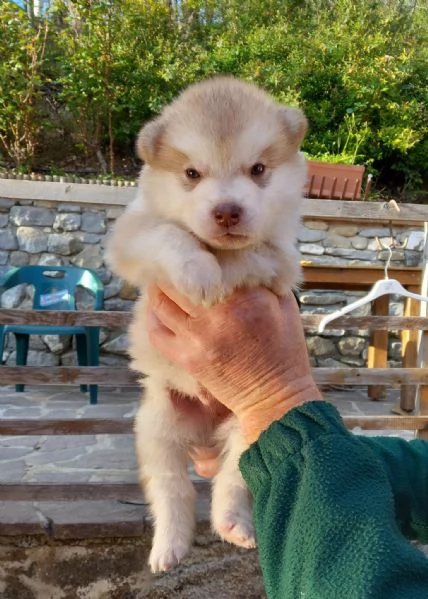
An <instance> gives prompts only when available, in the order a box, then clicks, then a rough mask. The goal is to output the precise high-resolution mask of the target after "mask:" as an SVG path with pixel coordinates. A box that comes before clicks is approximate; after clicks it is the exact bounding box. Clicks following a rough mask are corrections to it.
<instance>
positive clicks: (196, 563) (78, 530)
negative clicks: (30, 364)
mask: <svg viewBox="0 0 428 599" xmlns="http://www.w3.org/2000/svg"><path fill="white" fill-rule="evenodd" d="M139 395H140V392H139V391H138V390H136V389H133V390H129V389H128V390H121V389H109V390H104V389H101V390H100V394H99V404H98V405H97V406H90V405H89V404H88V402H87V398H86V397H85V395H83V394H81V393H80V392H79V391H78V390H77V389H73V388H70V387H62V388H53V387H44V388H41V387H39V388H35V387H29V388H27V390H26V392H25V393H18V394H17V393H15V391H14V389H13V388H11V387H1V388H0V419H19V418H34V419H35V420H37V419H39V418H41V417H43V418H52V419H58V418H68V417H71V418H82V417H92V418H116V417H123V418H129V419H132V418H133V416H134V414H135V411H136V408H137V405H138V401H139ZM325 397H326V399H329V400H331V401H332V402H333V403H335V404H336V405H337V406H338V407H339V409H340V411H341V413H342V414H343V415H357V414H388V413H390V412H391V409H392V407H393V406H394V405H395V403H396V401H397V393H392V394H391V395H389V396H388V399H387V400H385V401H382V402H370V401H369V400H368V399H367V397H366V395H365V393H364V392H363V390H357V391H355V390H354V391H352V392H351V391H342V392H338V391H334V392H332V391H330V392H328V393H325ZM371 434H373V433H371ZM396 434H397V433H396ZM398 434H400V436H404V437H405V438H407V439H410V438H411V437H412V436H413V435H412V433H411V432H398ZM193 477H194V478H196V477H195V475H194V474H193ZM136 480H137V469H136V461H135V457H134V451H133V438H132V435H84V436H83V435H82V436H78V435H76V436H48V435H43V436H38V437H36V436H34V437H12V436H9V437H6V436H4V437H0V484H1V483H7V482H8V483H19V482H32V483H43V482H50V483H52V482H58V483H73V482H74V483H79V482H86V481H87V482H102V481H106V482H114V483H120V482H131V483H132V482H136ZM198 498H199V499H198V522H199V524H198V534H197V536H196V539H195V543H194V545H193V547H192V551H191V553H190V555H189V556H188V557H187V558H186V560H184V562H183V563H182V564H181V565H180V566H179V567H178V568H175V569H174V570H173V571H171V572H169V573H167V574H165V575H162V576H156V577H153V576H152V575H151V574H150V572H149V571H148V568H147V566H146V563H147V557H148V552H149V548H150V545H151V536H152V535H151V527H150V526H147V524H146V523H147V510H146V507H145V505H144V503H143V501H141V502H140V501H134V502H130V503H126V502H119V501H107V500H105V501H103V500H97V501H72V502H47V501H43V502H40V501H4V502H0V597H1V599H23V598H24V597H25V599H169V598H174V599H264V598H265V594H264V592H263V584H262V580H261V575H260V569H259V566H258V559H257V553H256V552H255V551H250V552H248V551H246V550H242V549H238V548H236V547H233V546H231V545H228V544H224V543H221V542H220V541H219V539H218V538H216V537H215V536H213V535H212V534H211V533H210V530H209V528H210V527H209V523H208V522H207V521H208V519H209V515H208V514H209V512H208V508H209V489H207V488H205V492H204V493H201V492H199V496H198ZM23 524H24V525H25V528H24V529H23V528H22V525H23ZM117 531H120V532H119V533H118V532H117ZM117 537H120V538H117Z"/></svg>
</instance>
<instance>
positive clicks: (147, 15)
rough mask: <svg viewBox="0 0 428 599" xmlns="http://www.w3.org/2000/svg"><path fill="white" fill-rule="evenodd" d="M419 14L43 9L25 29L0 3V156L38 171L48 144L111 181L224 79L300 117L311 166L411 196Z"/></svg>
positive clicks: (75, 4) (308, 4)
mask: <svg viewBox="0 0 428 599" xmlns="http://www.w3.org/2000/svg"><path fill="white" fill-rule="evenodd" d="M427 8H428V6H427V4H426V0H419V1H417V0H412V2H410V1H404V0H358V2H355V0H257V1H256V0H247V1H246V2H242V0H240V1H239V2H238V1H237V0H182V1H179V0H176V1H175V2H174V1H171V0H169V1H167V0H91V1H90V0H74V1H71V0H52V2H51V7H50V10H49V12H48V13H47V14H46V15H45V16H44V17H43V18H39V19H32V20H29V19H28V17H27V15H26V14H25V13H24V12H22V11H20V9H18V8H16V7H15V6H14V5H13V4H12V3H11V2H8V1H6V0H0V38H1V40H2V41H1V46H0V143H1V146H2V148H3V153H4V156H5V158H6V159H7V160H8V161H9V162H11V163H12V164H14V165H27V166H28V167H33V166H37V164H41V163H42V162H43V160H46V152H45V148H46V147H48V148H49V147H52V144H53V142H54V139H53V134H54V133H56V135H57V137H58V138H60V139H61V140H62V142H63V145H64V147H67V148H68V149H69V152H70V149H71V150H72V153H73V155H75V156H76V161H77V162H79V163H80V164H83V163H85V161H87V162H88V163H92V164H93V162H94V160H97V162H98V164H99V166H100V168H101V169H102V170H104V171H109V172H114V170H115V169H116V168H117V163H118V161H119V158H120V157H121V156H122V155H126V156H129V155H131V154H132V152H133V144H134V139H135V136H136V133H137V131H138V129H139V127H140V126H141V124H142V123H143V122H144V121H145V120H147V119H148V118H150V117H152V116H153V115H155V114H156V113H157V112H158V111H159V110H160V109H161V107H162V106H163V105H164V104H165V103H166V102H168V101H170V100H171V99H172V98H173V97H174V96H175V95H176V94H177V93H179V91H180V90H181V89H182V88H183V87H185V86H186V85H188V84H189V83H191V82H194V81H197V80H199V79H202V78H204V77H207V76H210V75H213V74H217V73H230V74H233V75H236V76H239V77H243V78H245V79H247V80H250V81H254V82H255V83H257V84H259V85H261V86H262V87H264V88H265V89H267V90H268V91H270V92H271V93H272V94H273V95H274V96H275V97H276V98H277V99H278V101H280V102H285V103H291V104H297V105H300V106H301V107H302V108H303V110H304V111H305V113H306V114H307V116H308V119H309V122H310V130H309V134H308V136H307V139H306V141H305V144H304V150H305V152H306V153H307V154H308V155H309V156H310V157H314V158H318V159H323V160H328V161H336V162H350V163H360V164H365V165H367V166H369V167H370V169H371V170H372V171H374V172H377V173H379V175H380V176H383V178H384V180H386V181H391V180H392V179H391V177H395V176H396V175H397V174H398V181H399V183H400V185H401V186H403V185H407V186H412V187H421V186H422V185H423V184H424V182H426V179H427V170H428V167H427V160H426V155H427V146H428V142H427V121H428V120H427V116H426V108H425V107H426V104H427V89H428V87H427V70H428V66H427V65H428V61H427V52H428V51H427V48H428V45H427V31H428V10H427ZM47 141H48V142H49V143H46V142H47ZM57 166H58V165H57Z"/></svg>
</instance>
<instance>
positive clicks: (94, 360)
mask: <svg viewBox="0 0 428 599" xmlns="http://www.w3.org/2000/svg"><path fill="white" fill-rule="evenodd" d="M86 340H87V348H88V364H89V365H90V366H99V364H100V330H99V328H91V329H86ZM89 403H90V404H91V405H95V404H97V403H98V385H89Z"/></svg>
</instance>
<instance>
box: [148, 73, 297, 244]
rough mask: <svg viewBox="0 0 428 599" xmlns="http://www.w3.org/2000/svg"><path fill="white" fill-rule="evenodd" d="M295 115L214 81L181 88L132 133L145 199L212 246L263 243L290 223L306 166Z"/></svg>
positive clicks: (255, 92)
mask: <svg viewBox="0 0 428 599" xmlns="http://www.w3.org/2000/svg"><path fill="white" fill-rule="evenodd" d="M305 131H306V119H305V117H304V116H303V114H302V113H301V111H300V110H298V109H296V108H287V107H283V106H279V105H278V104H276V103H275V102H273V100H272V99H271V98H270V97H269V96H268V95H267V94H265V93H264V92H262V91H261V90H260V89H258V88H256V87H254V86H253V85H250V84H247V83H244V82H242V81H239V80H236V79H232V78H223V77H221V78H215V79H211V80H208V81H205V82H203V83H200V84H197V85H195V86H192V87H190V88H189V89H188V90H186V91H185V92H184V93H183V94H182V95H181V96H180V97H179V98H178V99H177V100H176V101H175V102H174V103H173V104H171V105H170V106H168V107H167V108H166V109H165V110H164V112H163V113H162V115H161V116H160V117H159V118H158V119H156V120H155V121H152V122H151V123H149V124H148V125H146V126H145V127H144V128H143V130H142V131H141V133H140V137H139V140H138V150H139V154H140V156H141V158H143V160H144V161H145V162H146V167H145V168H144V170H143V175H142V185H143V189H144V188H145V190H146V191H147V193H145V198H147V200H146V201H149V202H153V208H154V209H155V211H156V212H157V213H158V214H161V215H162V216H164V217H165V218H167V219H168V220H174V221H176V222H179V223H180V224H181V225H182V226H184V227H185V228H186V229H188V230H189V231H190V232H192V233H194V234H195V235H196V236H197V237H198V238H199V239H201V240H202V241H204V242H205V243H206V244H208V245H210V246H211V247H213V248H217V249H239V248H243V247H246V246H249V245H254V244H256V243H259V242H261V241H265V240H267V239H269V236H270V234H271V232H272V230H274V229H275V227H276V226H277V225H278V224H279V222H280V221H284V219H287V217H289V218H290V219H291V220H295V215H296V214H298V212H299V208H298V206H297V205H296V202H299V201H300V198H301V190H302V187H303V185H304V181H305V176H306V169H305V165H304V160H303V158H302V156H301V155H300V154H299V153H298V149H299V145H300V142H301V140H302V138H303V136H304V134H305Z"/></svg>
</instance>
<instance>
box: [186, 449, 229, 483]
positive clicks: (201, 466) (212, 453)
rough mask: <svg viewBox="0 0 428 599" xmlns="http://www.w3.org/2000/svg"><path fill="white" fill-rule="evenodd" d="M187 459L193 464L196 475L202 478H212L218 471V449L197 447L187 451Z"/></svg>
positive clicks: (219, 464)
mask: <svg viewBox="0 0 428 599" xmlns="http://www.w3.org/2000/svg"><path fill="white" fill-rule="evenodd" d="M189 457H190V459H191V460H192V462H193V465H194V467H195V472H196V474H199V476H203V477H204V478H213V476H215V475H216V474H217V473H218V471H219V470H220V466H221V460H220V448H219V447H216V446H214V447H206V446H203V447H202V446H198V447H192V448H191V449H190V450H189Z"/></svg>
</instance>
